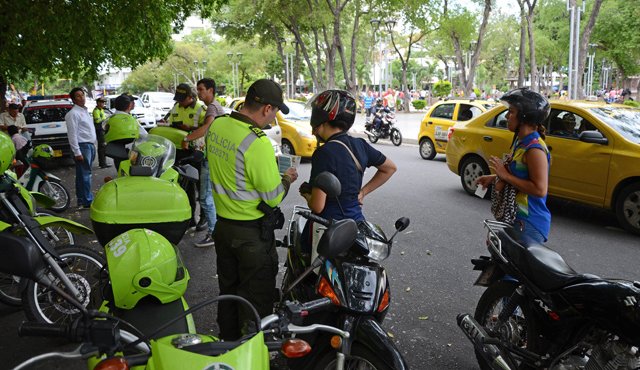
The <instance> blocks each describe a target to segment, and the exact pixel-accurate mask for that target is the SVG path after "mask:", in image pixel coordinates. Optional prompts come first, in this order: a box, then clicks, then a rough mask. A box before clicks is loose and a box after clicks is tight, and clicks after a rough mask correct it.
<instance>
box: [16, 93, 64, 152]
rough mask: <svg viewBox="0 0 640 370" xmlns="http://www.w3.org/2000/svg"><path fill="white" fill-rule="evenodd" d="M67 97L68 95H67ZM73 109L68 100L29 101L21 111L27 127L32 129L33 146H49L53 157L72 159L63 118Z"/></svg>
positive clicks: (50, 98)
mask: <svg viewBox="0 0 640 370" xmlns="http://www.w3.org/2000/svg"><path fill="white" fill-rule="evenodd" d="M67 96H68V95H67ZM71 108H73V103H72V102H71V100H69V99H68V98H66V99H65V98H62V99H54V97H53V96H51V97H42V99H40V100H29V101H28V102H27V105H26V106H25V107H24V109H23V110H22V114H24V119H25V121H26V122H27V127H28V128H30V129H34V130H35V132H34V133H33V135H32V136H31V141H32V143H33V146H34V147H35V146H37V145H39V144H49V145H51V148H52V149H53V156H54V157H63V156H66V157H72V156H73V155H72V153H71V147H70V146H69V138H68V136H67V124H66V122H65V120H64V116H65V115H66V114H67V112H69V111H70V110H71Z"/></svg>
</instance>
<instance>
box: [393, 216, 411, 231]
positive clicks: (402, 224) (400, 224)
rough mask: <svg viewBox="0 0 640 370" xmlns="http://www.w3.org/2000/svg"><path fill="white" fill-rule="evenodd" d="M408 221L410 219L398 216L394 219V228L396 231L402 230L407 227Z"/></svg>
mask: <svg viewBox="0 0 640 370" xmlns="http://www.w3.org/2000/svg"><path fill="white" fill-rule="evenodd" d="M409 223H410V220H409V219H408V218H406V217H400V218H399V219H398V220H397V221H396V224H395V226H396V230H398V231H403V230H404V229H406V228H407V227H409Z"/></svg>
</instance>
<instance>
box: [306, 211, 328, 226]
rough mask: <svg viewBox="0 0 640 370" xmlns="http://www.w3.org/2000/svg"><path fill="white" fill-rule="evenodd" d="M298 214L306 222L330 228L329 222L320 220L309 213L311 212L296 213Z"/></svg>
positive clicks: (323, 219) (324, 219)
mask: <svg viewBox="0 0 640 370" xmlns="http://www.w3.org/2000/svg"><path fill="white" fill-rule="evenodd" d="M298 214H299V215H300V216H302V217H304V218H306V219H307V220H310V221H313V222H317V223H319V224H321V225H324V226H327V227H329V226H331V221H330V220H327V219H326V218H322V217H320V216H318V215H316V214H314V213H311V211H298Z"/></svg>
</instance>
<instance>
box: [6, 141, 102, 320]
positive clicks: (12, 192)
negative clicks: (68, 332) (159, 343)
mask: <svg viewBox="0 0 640 370" xmlns="http://www.w3.org/2000/svg"><path fill="white" fill-rule="evenodd" d="M14 155H15V149H14V147H13V142H12V141H11V139H10V138H9V137H8V136H7V135H6V134H4V133H0V173H1V174H2V175H0V235H3V236H4V235H14V236H24V237H26V238H28V239H29V240H30V241H31V243H33V245H34V246H35V247H36V250H37V253H38V254H39V258H41V259H42V260H43V261H44V263H45V264H46V269H44V270H43V271H44V272H43V276H42V278H41V279H40V280H39V281H35V280H25V279H19V277H18V276H16V275H15V274H9V273H4V274H0V297H2V298H1V299H2V300H3V301H5V302H8V303H10V304H13V305H20V304H22V307H23V309H24V311H25V315H26V316H27V318H28V319H29V320H33V321H38V322H45V323H68V322H70V321H72V320H73V319H74V318H75V317H76V316H77V315H78V314H79V313H80V311H78V310H77V309H76V308H74V307H73V306H69V305H68V302H66V301H65V300H62V299H60V296H59V295H58V294H56V292H55V290H52V287H56V288H58V289H60V290H61V291H63V292H66V293H67V294H70V295H72V296H73V297H75V299H76V300H77V301H79V302H81V303H82V305H83V306H84V307H90V306H91V305H92V304H94V303H96V300H95V299H94V297H95V296H96V287H97V285H98V278H99V271H100V269H102V266H103V265H104V264H105V262H104V259H103V258H102V256H100V255H99V254H98V253H96V252H94V251H93V250H91V249H89V248H86V247H81V246H72V245H69V246H65V247H61V248H54V245H53V244H52V243H51V240H50V239H51V238H50V235H51V234H50V233H49V232H52V233H53V232H54V231H53V230H54V229H56V228H58V227H62V228H64V229H65V230H68V231H70V232H75V233H92V231H91V229H89V228H87V227H85V226H83V225H81V224H79V223H77V222H74V221H71V220H67V219H64V218H61V217H54V216H38V215H37V214H36V209H35V204H36V200H35V199H36V198H38V199H39V200H40V201H41V202H45V203H46V202H51V201H52V200H51V199H48V197H46V196H45V195H43V194H39V193H30V192H29V191H28V190H27V189H25V188H24V187H23V186H21V185H20V184H19V183H18V182H17V180H16V179H15V177H13V176H12V175H11V174H8V173H7V172H6V171H7V169H8V168H9V165H10V163H11V161H12V160H13V156H14ZM41 282H45V283H46V284H43V283H41Z"/></svg>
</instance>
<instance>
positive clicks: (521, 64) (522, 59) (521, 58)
mask: <svg viewBox="0 0 640 370" xmlns="http://www.w3.org/2000/svg"><path fill="white" fill-rule="evenodd" d="M518 5H519V6H520V47H519V49H518V87H524V79H525V78H524V77H525V74H526V70H525V67H526V65H527V61H526V54H525V48H526V46H527V44H526V43H527V35H526V32H527V28H526V12H525V10H524V0H518Z"/></svg>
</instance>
